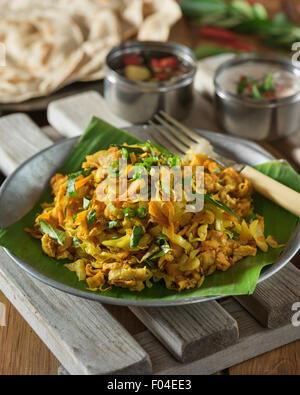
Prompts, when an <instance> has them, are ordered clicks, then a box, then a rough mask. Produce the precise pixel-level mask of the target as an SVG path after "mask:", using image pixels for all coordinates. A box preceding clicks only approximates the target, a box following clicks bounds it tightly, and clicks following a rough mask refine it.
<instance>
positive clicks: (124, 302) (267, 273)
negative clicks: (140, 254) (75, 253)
mask: <svg viewBox="0 0 300 395" xmlns="http://www.w3.org/2000/svg"><path fill="white" fill-rule="evenodd" d="M148 127H149V126H148V125H133V126H130V127H124V128H122V129H124V130H125V131H126V132H129V133H130V132H133V130H135V131H137V130H138V129H141V128H143V129H144V130H145V129H147V128H148ZM192 129H193V130H194V131H195V132H197V133H199V135H201V132H204V134H205V135H206V136H205V137H206V138H207V134H208V135H210V134H212V135H215V136H216V135H217V136H218V137H219V138H222V137H223V138H224V136H225V137H226V138H227V139H229V140H231V141H232V142H234V141H236V142H237V141H239V142H240V143H241V144H244V145H247V146H248V147H250V148H251V149H253V150H256V151H258V152H260V153H261V154H263V155H265V156H266V157H269V158H270V160H278V159H276V158H275V157H274V156H273V155H272V154H271V153H269V152H268V151H266V150H265V149H264V148H263V147H261V146H260V145H258V144H257V143H256V142H253V141H251V140H247V139H243V138H239V137H235V136H229V135H226V134H225V135H224V134H221V133H216V132H213V131H208V130H205V129H198V128H197V129H196V128H192ZM80 137H81V135H79V136H75V137H70V138H64V139H62V140H59V141H57V142H55V143H54V144H52V145H50V146H49V147H46V148H45V149H43V150H41V151H39V152H37V153H36V154H34V155H33V156H31V157H30V158H28V159H27V160H26V161H24V162H23V163H21V164H20V165H19V166H18V167H17V168H16V169H15V170H14V172H13V173H12V174H10V175H9V176H8V177H7V178H6V179H5V181H4V182H3V184H2V186H1V188H0V200H1V196H2V195H3V194H4V193H5V190H6V187H7V185H8V184H9V183H10V181H11V180H12V179H13V178H14V176H15V175H16V174H17V173H18V172H19V171H20V170H21V169H22V168H23V167H24V166H26V165H27V164H28V163H30V162H31V161H32V160H33V159H34V158H35V157H37V156H39V155H42V154H43V152H45V151H48V150H50V149H53V148H55V147H56V146H58V145H61V144H65V143H66V141H74V145H75V144H76V142H77V141H78V140H79V139H80ZM297 236H300V220H298V222H297V225H296V228H295V230H294V232H293V234H292V236H291V238H290V240H289V241H288V243H287V246H286V248H285V250H284V253H282V254H281V255H280V257H279V258H278V259H277V261H276V262H275V263H273V264H272V265H268V266H266V268H265V270H263V272H261V273H260V276H259V279H258V282H257V284H259V283H261V282H262V281H265V280H266V279H267V278H269V277H271V276H272V275H274V274H275V273H277V272H278V271H279V270H281V269H282V268H283V267H284V266H285V265H286V264H287V263H288V262H289V261H290V260H291V259H292V258H293V256H294V255H295V254H296V253H297V251H298V250H299V248H300V237H298V238H299V240H297ZM1 248H3V250H4V251H5V252H6V253H7V254H8V256H9V257H10V258H11V259H12V260H13V261H14V262H15V263H16V264H17V265H18V266H19V267H20V268H21V269H22V270H24V271H25V272H26V273H27V274H29V275H31V276H32V277H33V278H35V279H37V280H39V281H41V282H42V283H44V284H46V285H48V286H51V287H53V288H55V289H58V290H59V291H62V292H65V293H69V294H71V295H74V296H78V297H81V298H84V299H89V300H94V301H98V302H101V303H106V304H112V305H119V306H140V307H166V306H179V305H188V304H194V303H200V302H206V301H210V300H217V299H220V298H224V297H227V296H226V295H216V296H207V297H203V296H196V297H186V298H182V299H167V300H165V299H162V300H160V299H154V300H138V299H121V298H114V297H110V296H102V295H98V294H93V293H92V291H91V293H89V292H88V291H81V290H79V289H76V288H73V287H70V286H69V285H65V284H63V283H60V282H58V281H57V280H53V279H51V278H49V277H48V276H46V275H45V274H43V273H41V272H39V271H38V270H37V269H35V268H33V267H32V266H31V265H30V264H28V263H26V262H25V261H23V260H22V259H21V258H19V257H18V256H16V255H15V254H13V253H12V252H10V251H9V250H8V249H7V248H4V247H1ZM268 267H269V270H268V269H267V268H268ZM233 296H234V295H233Z"/></svg>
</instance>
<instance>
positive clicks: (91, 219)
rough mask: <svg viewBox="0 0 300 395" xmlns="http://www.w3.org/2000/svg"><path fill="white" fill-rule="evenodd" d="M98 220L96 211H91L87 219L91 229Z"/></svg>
mask: <svg viewBox="0 0 300 395" xmlns="http://www.w3.org/2000/svg"><path fill="white" fill-rule="evenodd" d="M96 220H97V217H96V210H91V211H89V213H88V215H87V217H86V221H87V225H88V227H91V226H92V225H93V224H94V223H95V222H96Z"/></svg>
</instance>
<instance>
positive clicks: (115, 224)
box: [106, 221, 118, 229]
mask: <svg viewBox="0 0 300 395" xmlns="http://www.w3.org/2000/svg"><path fill="white" fill-rule="evenodd" d="M117 225H118V221H109V222H107V224H106V226H108V227H109V229H112V228H115V227H116V226H117Z"/></svg>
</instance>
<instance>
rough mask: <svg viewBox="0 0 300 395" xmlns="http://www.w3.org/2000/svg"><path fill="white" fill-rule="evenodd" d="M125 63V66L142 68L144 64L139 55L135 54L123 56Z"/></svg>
mask: <svg viewBox="0 0 300 395" xmlns="http://www.w3.org/2000/svg"><path fill="white" fill-rule="evenodd" d="M123 62H124V64H125V66H141V65H142V62H141V59H140V57H139V55H137V54H135V53H133V54H130V55H124V56H123Z"/></svg>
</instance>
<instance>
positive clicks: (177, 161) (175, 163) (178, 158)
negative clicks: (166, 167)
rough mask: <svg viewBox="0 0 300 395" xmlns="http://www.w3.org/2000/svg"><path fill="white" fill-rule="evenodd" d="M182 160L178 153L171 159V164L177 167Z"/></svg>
mask: <svg viewBox="0 0 300 395" xmlns="http://www.w3.org/2000/svg"><path fill="white" fill-rule="evenodd" d="M181 163H182V160H181V158H180V156H178V155H176V156H173V158H172V160H171V166H172V167H175V166H181Z"/></svg>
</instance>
